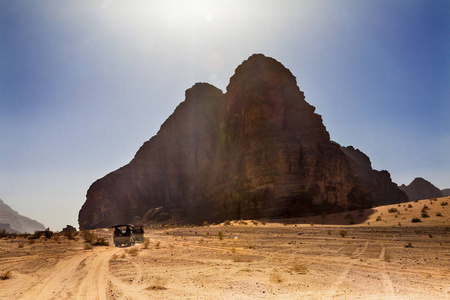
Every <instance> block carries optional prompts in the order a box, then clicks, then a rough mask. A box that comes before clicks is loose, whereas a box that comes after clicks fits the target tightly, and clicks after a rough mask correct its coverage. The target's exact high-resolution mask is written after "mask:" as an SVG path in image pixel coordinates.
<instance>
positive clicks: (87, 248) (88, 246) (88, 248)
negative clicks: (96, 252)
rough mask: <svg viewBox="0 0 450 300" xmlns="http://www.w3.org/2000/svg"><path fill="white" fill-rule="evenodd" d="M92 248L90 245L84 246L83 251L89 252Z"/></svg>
mask: <svg viewBox="0 0 450 300" xmlns="http://www.w3.org/2000/svg"><path fill="white" fill-rule="evenodd" d="M92 248H94V247H93V246H92V245H91V244H84V250H91V249H92Z"/></svg>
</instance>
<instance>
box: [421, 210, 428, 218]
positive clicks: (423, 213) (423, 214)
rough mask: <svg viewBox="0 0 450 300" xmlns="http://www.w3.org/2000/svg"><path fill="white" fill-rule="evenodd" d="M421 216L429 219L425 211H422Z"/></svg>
mask: <svg viewBox="0 0 450 300" xmlns="http://www.w3.org/2000/svg"><path fill="white" fill-rule="evenodd" d="M421 215H422V218H429V217H430V215H429V214H428V213H427V212H426V211H422V213H421Z"/></svg>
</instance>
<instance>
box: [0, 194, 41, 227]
mask: <svg viewBox="0 0 450 300" xmlns="http://www.w3.org/2000/svg"><path fill="white" fill-rule="evenodd" d="M1 229H5V230H6V231H7V232H11V233H14V232H15V233H25V232H27V233H34V232H35V231H37V230H44V229H45V227H44V225H42V224H41V223H39V222H37V221H35V220H32V219H30V218H27V217H24V216H22V215H20V214H19V213H18V212H16V211H14V210H13V209H12V208H11V207H9V206H8V205H6V204H5V202H3V201H2V200H1V199H0V230H1Z"/></svg>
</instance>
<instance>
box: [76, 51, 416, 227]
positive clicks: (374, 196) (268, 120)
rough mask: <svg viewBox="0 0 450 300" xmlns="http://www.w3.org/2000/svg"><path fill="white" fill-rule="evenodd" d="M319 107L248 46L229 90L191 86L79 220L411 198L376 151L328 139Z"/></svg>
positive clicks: (220, 215) (270, 213)
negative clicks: (377, 161) (377, 166)
mask: <svg viewBox="0 0 450 300" xmlns="http://www.w3.org/2000/svg"><path fill="white" fill-rule="evenodd" d="M314 111H315V108H314V107H313V106H311V105H309V104H308V103H307V102H306V101H305V97H304V94H303V92H301V91H300V90H299V88H298V86H297V83H296V79H295V77H294V76H293V75H292V74H291V72H290V71H289V70H288V69H286V68H285V67H284V66H283V65H282V64H280V63H279V62H277V61H276V60H274V59H272V58H268V57H265V56H264V55H262V54H255V55H253V56H251V57H250V58H249V59H248V60H247V61H245V62H243V63H242V64H241V65H240V66H239V67H238V68H237V69H236V72H235V74H234V76H233V77H232V78H231V79H230V83H229V85H228V87H227V92H226V93H225V94H223V93H222V91H221V90H219V89H217V88H215V87H214V86H211V85H209V84H206V83H198V84H196V85H194V86H193V87H192V88H190V89H189V90H187V91H186V99H185V101H184V102H182V103H181V104H180V105H179V106H178V107H177V108H176V110H175V112H174V113H173V114H172V115H171V116H170V117H169V118H168V119H167V120H166V122H165V123H164V124H163V125H162V126H161V129H160V131H159V132H158V134H157V135H156V136H154V137H153V138H151V139H150V140H149V141H147V142H145V143H144V145H143V146H142V147H141V148H140V149H139V151H138V152H137V153H136V155H135V157H134V159H133V160H132V161H131V162H130V163H129V164H128V165H126V166H124V167H122V168H120V169H118V170H117V171H114V172H112V173H110V174H108V175H106V176H105V177H104V178H102V179H100V180H97V181H96V182H94V183H93V184H92V186H91V187H90V188H89V190H88V193H87V199H86V202H85V203H84V205H83V207H82V209H81V210H80V213H79V225H80V229H89V228H96V227H105V226H111V225H113V224H115V223H130V222H132V221H135V222H136V221H142V222H146V221H148V220H149V218H152V216H154V217H155V218H161V217H162V218H164V219H167V218H174V219H176V220H182V221H185V222H189V223H197V224H198V223H202V222H203V221H208V222H220V221H224V220H226V219H228V220H234V219H241V218H281V217H283V218H284V217H295V216H300V215H305V214H312V213H321V212H323V211H327V212H331V211H341V210H345V209H357V208H365V207H370V206H371V205H374V204H378V203H384V202H386V203H390V202H391V201H393V200H392V199H397V200H395V201H405V200H406V199H407V198H406V195H404V193H402V192H401V191H399V190H398V188H397V187H396V185H394V184H393V183H392V182H391V180H390V176H389V173H387V172H386V171H382V172H376V171H373V170H372V169H371V165H370V161H368V164H367V161H365V162H363V163H362V165H363V166H364V170H362V169H361V170H360V168H361V163H360V162H358V161H355V159H354V158H352V154H351V153H353V152H354V151H355V150H354V149H353V150H351V149H349V150H348V151H343V150H342V149H341V147H340V146H339V145H338V144H337V143H334V142H331V141H330V137H329V134H328V132H327V131H326V129H325V126H324V125H323V123H322V118H321V116H319V115H317V114H315V113H314ZM361 154H362V153H358V155H359V156H361V157H362V156H364V157H366V156H365V155H364V154H362V155H361ZM353 156H354V155H353ZM366 158H367V157H366ZM367 160H368V158H367ZM358 172H360V173H361V174H364V176H363V178H360V176H361V174H360V173H358ZM379 186H382V188H381V192H379V191H377V187H379ZM392 191H393V193H391V192H392ZM392 195H394V196H392ZM402 196H403V198H402Z"/></svg>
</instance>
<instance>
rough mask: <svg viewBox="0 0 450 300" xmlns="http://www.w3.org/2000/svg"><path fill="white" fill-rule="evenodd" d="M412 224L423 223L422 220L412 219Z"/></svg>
mask: <svg viewBox="0 0 450 300" xmlns="http://www.w3.org/2000/svg"><path fill="white" fill-rule="evenodd" d="M411 222H412V223H418V222H422V220H421V219H420V218H412V219H411Z"/></svg>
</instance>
